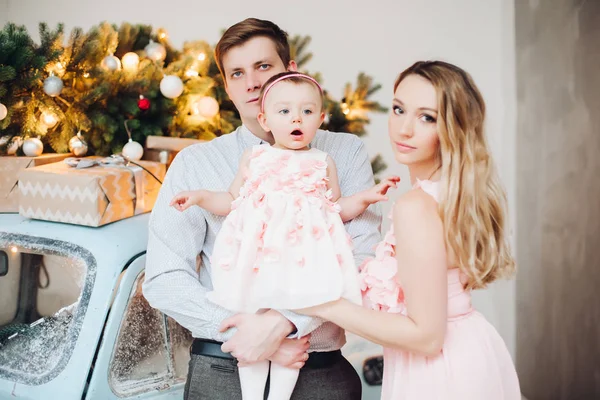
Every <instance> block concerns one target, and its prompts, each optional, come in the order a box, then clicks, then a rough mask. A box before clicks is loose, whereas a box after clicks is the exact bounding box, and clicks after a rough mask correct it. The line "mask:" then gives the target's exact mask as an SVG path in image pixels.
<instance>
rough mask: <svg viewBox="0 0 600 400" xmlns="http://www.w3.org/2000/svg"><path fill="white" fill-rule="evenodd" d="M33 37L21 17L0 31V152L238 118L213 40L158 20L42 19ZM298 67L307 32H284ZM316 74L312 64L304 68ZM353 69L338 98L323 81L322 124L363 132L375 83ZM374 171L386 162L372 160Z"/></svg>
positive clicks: (100, 149) (216, 128) (107, 140)
mask: <svg viewBox="0 0 600 400" xmlns="http://www.w3.org/2000/svg"><path fill="white" fill-rule="evenodd" d="M39 30H40V38H41V40H40V43H39V44H38V43H35V42H34V41H33V40H32V39H31V37H30V35H29V34H28V32H27V30H26V29H25V28H24V27H22V26H17V25H15V24H12V23H9V24H7V25H6V26H5V27H4V29H3V30H2V31H0V155H12V154H17V155H21V154H23V153H25V154H28V155H31V154H29V153H34V154H35V153H39V152H41V150H42V146H43V149H44V151H46V152H57V153H65V152H69V151H73V152H74V153H75V154H76V155H84V154H88V155H89V154H95V155H102V156H104V155H110V154H114V153H119V152H121V150H122V148H123V146H124V145H125V144H127V142H128V141H129V140H130V139H132V140H133V141H136V142H138V143H141V144H144V143H145V139H146V137H148V136H151V135H156V136H172V137H184V138H198V139H206V140H210V139H212V138H215V137H217V136H220V135H223V134H226V133H229V132H231V131H233V130H234V129H235V128H236V127H237V126H239V125H240V124H241V121H240V119H239V114H238V112H237V110H236V109H235V107H234V105H233V103H232V102H231V101H230V100H229V98H228V97H227V94H226V93H225V88H224V85H223V80H222V78H221V76H220V74H219V70H218V68H217V65H216V63H215V60H214V56H213V54H214V52H213V48H212V46H211V45H209V44H208V43H206V42H204V41H201V40H198V41H192V42H186V43H185V44H184V45H183V48H182V49H180V50H178V49H175V48H173V46H171V45H170V43H169V40H168V34H167V32H166V31H164V30H163V29H154V28H153V27H152V26H149V25H132V24H129V23H123V24H121V25H120V26H116V25H112V24H109V23H106V22H104V23H101V24H99V25H97V26H94V27H92V28H91V29H90V30H89V31H88V32H84V31H83V30H82V29H80V28H75V29H73V30H72V31H71V33H70V35H69V36H68V38H67V37H65V33H64V29H63V26H62V25H58V26H57V27H56V29H54V30H50V29H49V28H48V27H47V25H46V24H44V23H42V24H40V26H39ZM290 43H291V47H292V57H293V59H295V60H296V61H297V64H298V66H299V69H300V70H302V71H303V72H308V71H305V70H304V66H305V64H306V63H308V61H310V60H311V58H312V56H313V55H312V54H311V53H310V52H308V51H307V48H308V45H309V44H310V37H307V36H295V37H292V38H291V39H290ZM311 75H313V76H315V77H316V78H317V79H318V80H322V79H321V77H320V75H319V74H318V73H316V74H315V73H313V74H311ZM380 87H381V86H380V85H378V84H374V83H373V81H372V79H371V78H370V77H369V76H367V75H365V74H363V73H360V74H359V75H358V78H357V82H356V85H355V86H354V87H353V86H352V85H351V84H348V85H347V86H346V89H345V92H344V94H343V97H342V99H341V100H339V101H338V100H336V99H335V97H333V96H331V94H330V93H329V92H327V91H325V97H326V100H325V107H326V118H325V122H324V124H323V126H322V128H323V129H328V130H331V131H339V132H349V133H353V134H356V135H359V136H360V135H363V134H365V133H366V125H367V124H368V123H369V118H368V114H369V113H370V112H385V111H386V109H385V108H384V107H382V106H381V105H380V104H379V103H377V102H374V101H371V100H369V98H370V97H371V95H372V94H373V93H375V92H376V91H377V90H379V89H380ZM373 167H374V172H377V171H379V170H380V169H382V168H383V167H384V165H383V164H382V162H381V159H380V158H379V157H377V158H376V159H375V160H373Z"/></svg>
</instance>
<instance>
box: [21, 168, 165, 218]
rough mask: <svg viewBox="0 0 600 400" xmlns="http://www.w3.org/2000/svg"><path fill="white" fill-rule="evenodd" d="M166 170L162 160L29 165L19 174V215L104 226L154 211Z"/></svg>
mask: <svg viewBox="0 0 600 400" xmlns="http://www.w3.org/2000/svg"><path fill="white" fill-rule="evenodd" d="M165 172H166V167H165V165H164V164H161V163H158V162H152V161H137V162H135V163H125V162H124V160H123V159H120V161H119V160H117V161H115V159H112V158H107V159H102V158H100V157H86V158H82V159H75V158H69V159H66V160H64V162H61V163H55V164H48V165H43V166H40V167H35V168H28V169H26V170H23V171H21V173H20V174H19V214H20V215H22V216H24V217H28V218H35V219H42V220H47V221H56V222H66V223H70V224H77V225H86V226H94V227H96V226H102V225H105V224H108V223H110V222H114V221H118V220H121V219H124V218H129V217H131V216H134V215H137V214H142V213H145V212H149V211H151V210H152V207H153V206H154V202H155V201H156V197H157V196H158V191H159V190H160V186H161V184H162V180H163V178H164V176H165Z"/></svg>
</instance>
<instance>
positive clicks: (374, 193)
mask: <svg viewBox="0 0 600 400" xmlns="http://www.w3.org/2000/svg"><path fill="white" fill-rule="evenodd" d="M398 182H400V177H399V176H390V177H388V178H385V179H384V180H382V181H381V182H379V183H378V184H377V185H375V186H373V187H372V188H371V189H369V190H367V191H366V192H365V201H366V202H367V203H368V204H374V203H378V202H380V201H387V200H388V197H387V196H386V194H387V192H388V190H389V189H390V188H397V187H398V186H397V185H398Z"/></svg>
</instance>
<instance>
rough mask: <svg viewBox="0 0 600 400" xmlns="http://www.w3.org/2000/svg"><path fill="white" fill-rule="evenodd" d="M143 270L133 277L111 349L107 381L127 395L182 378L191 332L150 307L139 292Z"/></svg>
mask: <svg viewBox="0 0 600 400" xmlns="http://www.w3.org/2000/svg"><path fill="white" fill-rule="evenodd" d="M143 281H144V273H143V272H142V273H141V274H140V276H138V278H137V279H136V282H135V284H134V286H133V289H132V291H131V294H130V296H129V301H128V304H127V308H126V310H125V313H124V315H123V319H122V321H121V326H120V328H119V333H118V337H117V340H116V342H115V347H114V350H113V354H112V358H111V362H110V368H109V385H110V387H111V390H113V392H115V394H116V395H118V396H120V397H129V396H133V395H138V394H140V393H144V392H148V391H151V390H156V389H157V388H160V387H166V386H169V385H173V384H176V383H181V382H184V381H185V378H186V375H187V368H188V362H189V358H190V356H189V347H190V344H191V342H192V337H191V334H190V333H189V331H188V330H186V329H184V328H182V327H181V326H180V325H179V324H177V323H176V322H175V321H174V320H173V319H171V318H169V317H166V316H165V315H164V314H162V313H161V312H160V311H158V310H156V309H154V308H152V307H151V306H150V304H148V302H147V301H146V299H145V298H144V296H143V294H142V283H143Z"/></svg>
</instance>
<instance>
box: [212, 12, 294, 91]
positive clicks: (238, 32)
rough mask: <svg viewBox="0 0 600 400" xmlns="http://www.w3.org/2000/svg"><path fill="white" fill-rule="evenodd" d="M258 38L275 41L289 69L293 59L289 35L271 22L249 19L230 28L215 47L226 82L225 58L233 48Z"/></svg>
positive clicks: (282, 59)
mask: <svg viewBox="0 0 600 400" xmlns="http://www.w3.org/2000/svg"><path fill="white" fill-rule="evenodd" d="M258 36H264V37H267V38H269V39H271V40H272V41H273V43H274V44H275V49H276V50H277V54H278V55H279V58H280V59H281V61H282V62H283V65H284V66H285V67H286V68H287V66H288V65H289V63H290V61H291V59H292V57H291V55H290V44H289V43H288V39H287V38H288V35H287V33H286V32H285V31H283V30H282V29H281V28H280V27H278V26H277V25H275V24H274V23H273V22H271V21H267V20H262V19H257V18H247V19H245V20H243V21H241V22H238V23H237V24H235V25H232V26H230V27H229V28H228V29H227V30H226V31H225V33H224V34H223V36H221V40H219V43H217V46H216V47H215V61H216V62H217V66H218V67H219V71H220V72H221V75H222V76H223V80H224V81H226V77H225V71H224V70H223V56H224V55H225V54H227V52H228V51H229V50H230V49H232V48H233V47H237V46H241V45H243V44H244V43H246V42H247V41H248V40H250V39H252V38H255V37H258Z"/></svg>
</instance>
